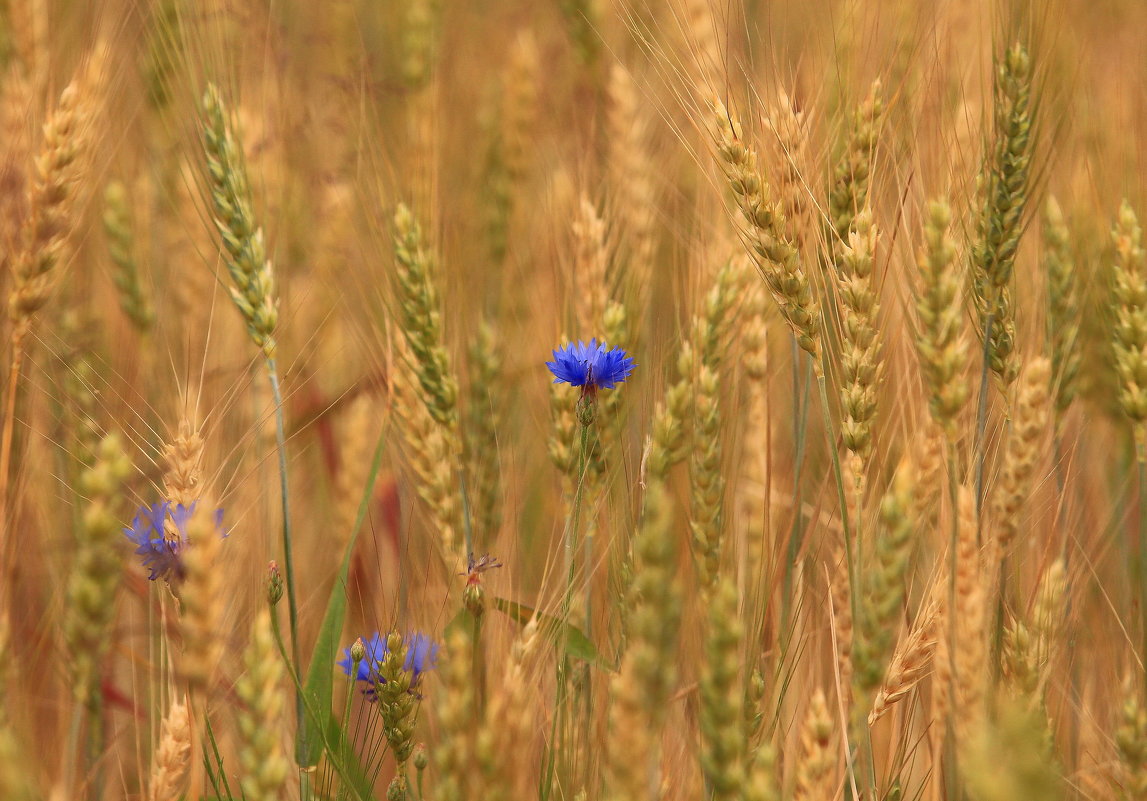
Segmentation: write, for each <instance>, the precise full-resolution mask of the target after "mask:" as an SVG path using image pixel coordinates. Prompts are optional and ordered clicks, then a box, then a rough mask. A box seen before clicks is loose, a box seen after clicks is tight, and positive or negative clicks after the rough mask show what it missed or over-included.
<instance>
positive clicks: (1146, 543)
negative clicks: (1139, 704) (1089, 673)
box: [1135, 425, 1147, 660]
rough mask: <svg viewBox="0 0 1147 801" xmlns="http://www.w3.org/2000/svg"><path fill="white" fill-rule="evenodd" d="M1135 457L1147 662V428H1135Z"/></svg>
mask: <svg viewBox="0 0 1147 801" xmlns="http://www.w3.org/2000/svg"><path fill="white" fill-rule="evenodd" d="M1135 456H1136V461H1137V462H1138V467H1139V499H1138V500H1139V616H1140V628H1141V629H1142V631H1141V634H1142V637H1143V657H1144V659H1145V660H1147V426H1143V425H1137V426H1136V427H1135Z"/></svg>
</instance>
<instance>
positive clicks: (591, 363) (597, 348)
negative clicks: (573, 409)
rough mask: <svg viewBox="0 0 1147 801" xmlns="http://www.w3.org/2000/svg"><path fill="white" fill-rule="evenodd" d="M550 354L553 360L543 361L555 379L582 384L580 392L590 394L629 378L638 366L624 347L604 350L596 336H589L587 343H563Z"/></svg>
mask: <svg viewBox="0 0 1147 801" xmlns="http://www.w3.org/2000/svg"><path fill="white" fill-rule="evenodd" d="M553 354H554V360H553V361H552V362H546V367H548V368H550V372H551V373H553V374H554V376H555V378H554V383H555V384H560V383H562V382H565V383H567V384H569V385H571V386H575V387H584V389H583V390H582V392H583V393H585V394H593V393H594V392H595V391H597V390H598V389H613V387H614V386H615V385H617V384H620V383H621V382H622V381H624V380H625V379H627V378H629V374H630V373H632V372H633V368H634V367H636V366H637V365H635V364H634V363H633V358H632V357H631V356H629V355H628V354H626V352H625V351H624V350H623V349H621V348H610V349H608V350H607V349H606V346H605V343H604V342H603V343H601V344H598V341H597V340H596V339H591V340H590V341H589V344H588V345H587V344H586V343H584V342H580V341H579V342H578V343H577V344H576V345H574V344H572V343H571V344H568V345H565V346H564V347H561V348H558V349H557V350H555V351H554V352H553Z"/></svg>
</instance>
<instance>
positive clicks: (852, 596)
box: [816, 357, 876, 798]
mask: <svg viewBox="0 0 1147 801" xmlns="http://www.w3.org/2000/svg"><path fill="white" fill-rule="evenodd" d="M826 358H827V357H826ZM816 384H817V389H818V390H819V391H820V408H821V413H822V414H823V416H824V434H825V437H827V438H828V452H829V455H830V456H831V457H832V474H833V477H834V478H835V479H836V494H837V498H838V500H839V502H840V525H841V528H842V529H843V530H844V561H845V562H846V563H847V566H848V588H849V592H848V598H849V606H850V608H851V610H852V619H853V620H859V619H860V618H859V616H858V610H859V606H858V604H857V595H858V592H857V585H856V566H855V562H854V560H853V548H852V536H851V534H850V533H849V532H850V528H849V525H848V497H847V496H846V495H845V492H844V472H843V471H842V470H841V467H840V453H839V452H838V451H837V448H836V434H835V433H834V430H833V425H832V412H831V410H830V409H829V405H828V389H827V387H826V386H825V377H824V371H823V370H819V371H817V376H816ZM859 546H860V543H859V542H857V547H859ZM860 731H861V743H860V747H861V755H862V761H863V763H864V764H866V765H869V766H870V769H869V770H867V771H866V772H867V773H868V776H867V778H868V783H867V785H866V787H867V789H868V791H869V792H868V793H866V795H867V796H868V797H870V798H875V797H876V796H875V790H876V771H875V768H874V767H871V759H872V743H871V738H870V735H869V732H868V726H867V724H863V725H861V726H860ZM847 761H848V775H849V780H850V782H851V783H852V786H854V787H855V786H856V765H855V763H854V761H853V760H852V759H851V757H850V758H849V759H848V760H847Z"/></svg>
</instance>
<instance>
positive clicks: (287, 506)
mask: <svg viewBox="0 0 1147 801" xmlns="http://www.w3.org/2000/svg"><path fill="white" fill-rule="evenodd" d="M267 375H268V377H269V378H270V380H271V395H272V397H273V399H274V402H275V445H276V449H277V450H278V452H279V491H280V495H281V496H282V510H283V572H284V574H285V576H286V584H287V621H288V625H289V627H290V629H291V663H292V666H293V667H294V670H295V673H300V672H301V670H302V662H303V660H302V657H301V655H300V654H301V652H300V650H299V608H298V604H297V601H296V599H295V560H294V555H293V548H292V547H291V502H290V488H289V486H288V484H287V439H286V436H285V435H284V433H283V430H284V426H283V393H282V391H281V390H280V388H279V370H278V368H277V367H276V366H275V360H274V358H268V359H267ZM295 715H296V719H297V720H298V726H299V742H301V743H306V739H307V738H306V727H307V716H306V714H304V710H303V696H302V693H300V692H298V691H296V692H295ZM304 751H305V748H304Z"/></svg>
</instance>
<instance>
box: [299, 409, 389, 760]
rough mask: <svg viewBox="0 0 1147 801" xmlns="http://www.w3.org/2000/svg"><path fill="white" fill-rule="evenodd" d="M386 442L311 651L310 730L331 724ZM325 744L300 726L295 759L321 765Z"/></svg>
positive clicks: (372, 471) (383, 435)
mask: <svg viewBox="0 0 1147 801" xmlns="http://www.w3.org/2000/svg"><path fill="white" fill-rule="evenodd" d="M385 442H386V430H385V429H383V432H382V433H381V434H379V436H378V446H377V447H376V448H375V450H374V460H373V461H372V462H371V465H370V475H369V477H368V478H367V481H366V486H365V487H364V488H363V494H362V501H361V502H360V503H359V506H358V516H357V517H356V518H355V526H354V532H353V533H352V535H351V538H350V541H349V542H348V543H347V547H346V553H344V554H343V560H342V566H341V567H340V568H339V575H338V578H337V579H336V580H335V583H334V586H333V587H331V597H330V599H329V600H328V601H327V611H326V613H325V614H324V615H323V625H322V628H320V629H319V636H318V637H317V638H316V639H315V646H314V649H312V651H311V660H310V662H309V667H308V668H307V680H306V683H305V684H304V686H303V696H304V703H305V705H306V707H307V708H308V715H307V717H308V721H309V724H308V726H307V727H306V728H307V729H312V728H314V729H315V730H317V731H323V730H324V729H325V727H327V726H328V725H329V718H330V716H331V715H330V709H331V699H332V698H333V696H334V664H335V659H336V657H337V656H338V649H339V638H340V637H341V636H342V630H343V621H344V620H345V619H346V582H347V574H348V573H349V572H350V559H351V553H352V552H353V551H354V544H355V542H356V540H357V539H358V532H359V531H360V530H361V529H362V523H363V520H365V519H366V511H367V509H368V507H369V505H370V497H371V492H372V490H373V488H374V481H375V478H376V477H377V476H378V470H379V466H380V465H381V464H382V452H383V449H384V447H385ZM316 714H318V715H322V716H323V717H324V718H326V719H324V720H316V719H315V717H314V716H315V715H316ZM322 751H323V742H322V739H320V738H315V737H308V736H307V731H306V730H305V729H303V728H302V727H300V730H299V740H298V742H297V743H296V759H297V761H298V763H299V765H300V766H301V767H304V768H308V767H312V766H314V765H317V764H318V761H319V757H320V756H321V755H322Z"/></svg>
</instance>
